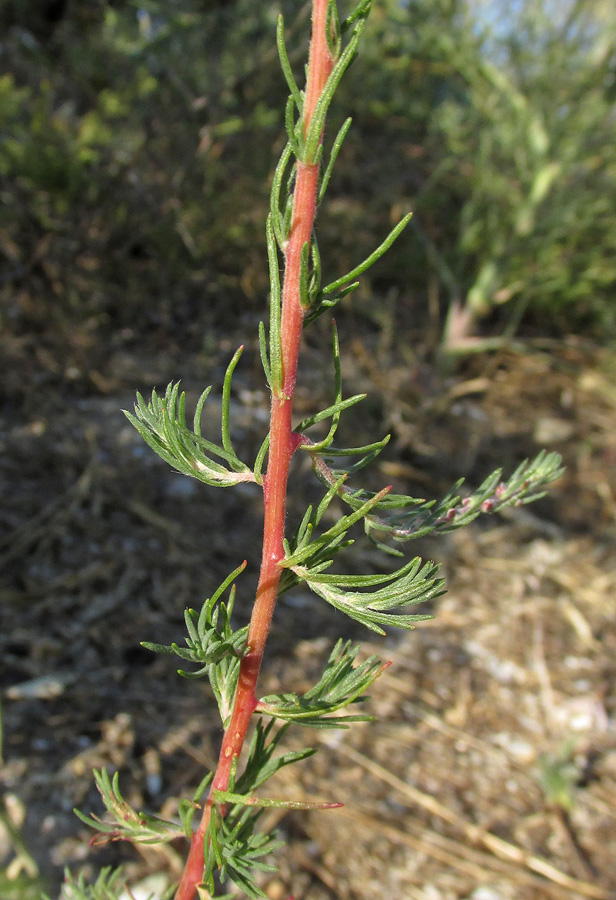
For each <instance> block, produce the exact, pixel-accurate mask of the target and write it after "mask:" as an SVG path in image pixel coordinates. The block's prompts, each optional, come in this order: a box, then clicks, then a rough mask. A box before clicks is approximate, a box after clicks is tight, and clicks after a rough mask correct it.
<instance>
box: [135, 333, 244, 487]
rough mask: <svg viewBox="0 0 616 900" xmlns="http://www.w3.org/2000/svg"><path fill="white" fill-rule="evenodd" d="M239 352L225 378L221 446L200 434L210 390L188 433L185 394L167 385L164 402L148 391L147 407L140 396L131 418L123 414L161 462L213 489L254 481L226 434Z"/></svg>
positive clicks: (228, 434) (171, 385)
mask: <svg viewBox="0 0 616 900" xmlns="http://www.w3.org/2000/svg"><path fill="white" fill-rule="evenodd" d="M242 350H243V348H242V347H240V348H239V350H237V351H236V353H235V354H234V356H233V358H232V360H231V362H230V363H229V366H228V367H227V371H226V374H225V379H224V384H223V391H222V413H221V426H220V428H221V444H215V443H213V442H212V441H210V440H207V439H206V438H205V437H203V435H202V434H201V417H202V414H203V408H204V406H205V402H206V400H207V398H208V396H209V394H210V391H211V390H212V388H211V386H210V387H208V388H206V389H205V390H204V391H203V393H202V394H201V397H200V398H199V401H198V403H197V407H196V409H195V414H194V419H193V427H192V430H190V429H189V428H188V427H187V425H186V410H185V407H186V394H185V393H184V391H182V393H180V386H179V384H170V385H168V387H167V389H166V391H165V396H164V398H161V397H159V396H158V394H157V392H156V391H155V390H154V391H152V399H151V400H150V402H149V403H146V401H145V400H144V399H143V397H142V396H141V394H137V403H136V404H135V415H132V414H131V413H129V412H127V411H126V410H124V415H125V416H126V418H127V419H128V421H129V422H130V423H131V424H132V425H134V427H135V428H136V429H137V431H138V432H139V434H140V435H141V437H142V438H143V440H144V441H145V442H146V444H147V445H148V446H149V447H151V448H152V450H154V452H155V453H157V454H158V455H159V456H160V457H161V459H164V460H165V462H167V463H169V465H170V466H172V468H174V469H176V470H177V471H178V472H181V473H182V474H183V475H189V476H190V477H191V478H197V479H199V481H203V482H204V483H205V484H209V485H212V486H216V487H231V486H232V485H234V484H238V482H241V481H254V480H255V477H254V474H253V472H252V470H251V469H250V467H249V466H247V465H246V464H245V463H243V462H242V461H241V460H240V459H239V458H238V456H237V454H236V452H235V450H234V448H233V444H232V442H231V436H230V431H229V416H230V412H229V407H230V400H231V379H232V376H233V372H234V370H235V367H236V366H237V363H238V362H239V359H240V356H241V355H242ZM218 460H221V461H222V462H219V461H218ZM225 464H226V465H225Z"/></svg>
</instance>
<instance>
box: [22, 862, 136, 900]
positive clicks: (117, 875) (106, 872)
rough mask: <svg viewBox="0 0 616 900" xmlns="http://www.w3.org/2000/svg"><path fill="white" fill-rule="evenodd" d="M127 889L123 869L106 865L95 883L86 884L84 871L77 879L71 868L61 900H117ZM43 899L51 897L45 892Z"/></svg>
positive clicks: (66, 874)
mask: <svg viewBox="0 0 616 900" xmlns="http://www.w3.org/2000/svg"><path fill="white" fill-rule="evenodd" d="M125 889H126V877H125V875H124V873H123V872H122V870H121V869H112V868H111V866H105V868H103V869H101V871H100V872H99V873H98V876H97V878H96V881H95V882H94V884H86V879H85V875H84V874H83V873H81V874H80V875H79V877H78V878H77V879H75V878H74V877H73V876H72V874H71V873H70V872H69V870H68V869H65V870H64V881H63V882H62V888H61V893H60V900H69V898H70V900H117V898H118V897H119V896H120V893H121V892H122V891H124V890H125ZM15 900H17V898H15ZM43 900H50V898H49V897H48V896H47V894H44V895H43Z"/></svg>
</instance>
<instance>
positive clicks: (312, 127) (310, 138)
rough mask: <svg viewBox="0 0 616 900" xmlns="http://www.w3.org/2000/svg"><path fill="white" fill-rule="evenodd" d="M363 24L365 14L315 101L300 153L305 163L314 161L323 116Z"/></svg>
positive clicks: (352, 57)
mask: <svg viewBox="0 0 616 900" xmlns="http://www.w3.org/2000/svg"><path fill="white" fill-rule="evenodd" d="M365 24H366V20H365V16H364V17H358V18H357V20H356V23H355V27H354V29H353V34H352V35H351V37H350V39H349V42H348V44H347V46H346V47H345V48H344V50H343V52H342V54H341V55H340V56H339V57H338V60H337V61H336V64H335V65H334V67H333V69H332V71H331V73H330V75H329V78H328V79H327V82H326V84H325V87H324V88H323V91H322V92H321V96H320V97H319V99H318V101H317V104H316V107H315V110H314V113H313V115H312V119H311V120H310V124H309V126H308V131H307V134H306V140H305V144H304V148H303V153H302V155H301V159H302V161H303V162H304V163H305V164H306V165H313V164H314V162H315V159H316V155H317V151H318V148H319V145H320V143H321V135H322V133H323V128H324V125H325V118H326V116H327V111H328V109H329V105H330V103H331V101H332V99H333V96H334V94H335V92H336V89H337V87H338V85H339V84H340V80H341V78H342V76H343V75H344V73H345V71H346V69H347V68H348V67H349V66H350V64H351V62H352V61H353V59H354V58H355V55H356V53H357V48H358V46H359V39H360V37H361V34H362V31H363V30H364V27H365Z"/></svg>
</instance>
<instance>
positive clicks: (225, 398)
mask: <svg viewBox="0 0 616 900" xmlns="http://www.w3.org/2000/svg"><path fill="white" fill-rule="evenodd" d="M243 352H244V347H243V346H241V347H239V348H238V349H237V350H236V351H235V354H234V356H233V359H232V360H231V362H230V363H229V365H228V366H227V371H226V372H225V380H224V382H223V386H222V415H221V426H220V427H221V437H222V445H223V447H224V449H225V450H226V451H227V453H229V454H230V455H231V456H233V457H234V458H235V459H237V453H236V452H235V450H234V449H233V444H232V443H231V435H230V433H229V406H230V403H231V379H232V378H233V373H234V371H235V367H236V366H237V364H238V362H239V361H240V356H241V355H242V353H243Z"/></svg>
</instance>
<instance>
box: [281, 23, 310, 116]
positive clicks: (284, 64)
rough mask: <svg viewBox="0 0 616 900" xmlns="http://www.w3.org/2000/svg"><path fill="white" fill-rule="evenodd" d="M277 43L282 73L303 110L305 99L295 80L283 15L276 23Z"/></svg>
mask: <svg viewBox="0 0 616 900" xmlns="http://www.w3.org/2000/svg"><path fill="white" fill-rule="evenodd" d="M276 44H277V46H278V56H279V58H280V67H281V69H282V73H283V75H284V77H285V81H286V82H287V85H288V87H289V91H290V92H291V96H292V97H293V100H294V102H295V105H296V106H297V108H298V110H299V111H300V112H301V110H302V107H303V105H304V101H303V97H302V95H301V93H300V90H299V88H298V86H297V83H296V81H295V77H294V76H293V70H292V69H291V63H290V62H289V57H288V55H287V48H286V45H285V40H284V19H283V17H282V15H279V16H278V21H277V23H276Z"/></svg>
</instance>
